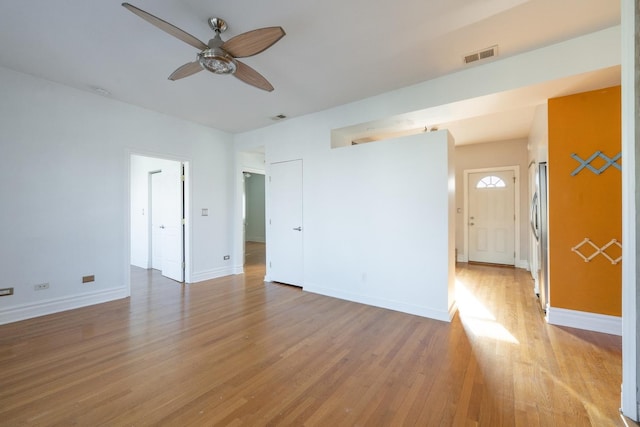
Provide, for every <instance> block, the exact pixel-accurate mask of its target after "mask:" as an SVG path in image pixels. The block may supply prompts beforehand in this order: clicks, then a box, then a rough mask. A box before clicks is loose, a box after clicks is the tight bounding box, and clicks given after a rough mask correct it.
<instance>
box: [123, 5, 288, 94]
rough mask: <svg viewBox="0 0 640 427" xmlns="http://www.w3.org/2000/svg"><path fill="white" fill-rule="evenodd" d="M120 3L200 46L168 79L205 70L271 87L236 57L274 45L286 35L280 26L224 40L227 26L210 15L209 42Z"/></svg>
mask: <svg viewBox="0 0 640 427" xmlns="http://www.w3.org/2000/svg"><path fill="white" fill-rule="evenodd" d="M122 6H124V7H125V8H126V9H127V10H129V11H131V12H132V13H134V14H135V15H137V16H139V17H140V18H142V19H144V20H145V21H147V22H149V23H150V24H153V25H155V26H156V27H158V28H160V29H161V30H163V31H165V32H166V33H168V34H171V35H172V36H174V37H176V38H178V39H180V40H182V41H183V42H185V43H187V44H189V45H191V46H193V47H195V48H196V49H199V50H200V52H199V53H198V55H197V59H196V61H194V62H188V63H186V64H184V65H182V66H180V67H178V69H176V70H175V71H174V72H173V73H171V75H170V76H169V80H178V79H182V78H184V77H188V76H190V75H192V74H195V73H197V72H199V71H202V70H207V71H210V72H212V73H214V74H233V75H234V76H235V77H236V78H238V79H239V80H242V81H243V82H245V83H247V84H249V85H252V86H255V87H257V88H258V89H262V90H265V91H267V92H271V91H272V90H273V86H272V85H271V83H269V81H268V80H267V79H265V78H264V77H263V76H262V75H261V74H260V73H258V72H257V71H256V70H254V69H253V68H251V67H249V66H248V65H246V64H244V63H242V62H240V61H238V60H237V59H236V58H246V57H249V56H253V55H257V54H258V53H260V52H262V51H264V50H266V49H267V48H269V47H271V46H272V45H274V44H275V43H276V42H277V41H278V40H280V39H281V38H282V37H284V35H285V32H284V30H283V29H282V27H266V28H259V29H257V30H253V31H248V32H246V33H242V34H239V35H237V36H235V37H232V38H231V39H229V40H227V41H226V42H225V41H223V40H222V38H220V33H222V32H224V31H225V30H226V29H227V23H226V22H225V21H224V20H223V19H221V18H209V21H208V22H209V26H210V27H211V29H212V30H213V31H214V32H215V33H216V34H215V36H214V37H213V38H212V39H211V40H209V43H208V44H205V43H203V42H201V41H200V40H198V39H197V38H196V37H194V36H192V35H191V34H189V33H187V32H185V31H183V30H181V29H180V28H178V27H176V26H174V25H172V24H170V23H168V22H167V21H164V20H162V19H160V18H158V17H156V16H154V15H152V14H150V13H148V12H145V11H144V10H142V9H139V8H137V7H135V6H133V5H131V4H129V3H122Z"/></svg>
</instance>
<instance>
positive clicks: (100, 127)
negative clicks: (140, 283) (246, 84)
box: [0, 68, 234, 323]
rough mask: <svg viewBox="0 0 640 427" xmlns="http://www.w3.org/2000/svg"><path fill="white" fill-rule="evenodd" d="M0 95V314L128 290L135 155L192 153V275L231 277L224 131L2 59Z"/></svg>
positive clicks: (1, 317) (5, 318)
mask: <svg viewBox="0 0 640 427" xmlns="http://www.w3.org/2000/svg"><path fill="white" fill-rule="evenodd" d="M0 93H2V96H0V159H2V162H3V167H2V168H0V196H1V197H2V206H3V209H1V210H0V221H2V224H4V225H3V226H2V227H0V242H1V246H0V251H1V253H0V271H2V273H3V274H2V279H0V280H1V283H0V287H14V289H15V294H14V295H13V296H10V297H2V298H0V323H6V322H10V321H14V320H18V319H23V318H28V317H33V316H36V315H42V314H46V313H50V312H55V311H59V310H64V309H68V308H73V307H77V306H82V305H87V304H92V303H97V302H102V301H106V300H110V299H115V298H122V297H125V296H127V295H128V292H129V289H128V286H129V261H130V257H129V251H128V248H129V239H128V232H129V231H128V230H129V211H128V204H129V202H128V198H129V196H128V193H129V188H128V168H129V166H128V165H129V156H130V153H131V152H133V153H139V154H147V155H159V156H160V157H170V158H176V159H184V160H188V161H190V164H191V168H192V186H191V188H190V191H191V194H192V205H193V207H194V208H195V209H198V211H199V209H200V208H202V207H206V208H208V209H209V216H208V217H193V218H188V219H187V221H188V223H187V226H188V227H191V228H192V235H193V239H192V242H191V246H192V248H191V249H192V268H191V269H192V271H191V273H192V276H193V277H195V278H199V279H202V278H208V277H213V276H216V275H224V274H229V272H230V271H231V268H230V265H229V264H230V261H223V255H225V254H227V253H230V252H231V245H232V239H231V235H230V232H229V230H231V229H232V222H233V220H234V218H233V217H232V215H231V210H230V207H231V206H232V203H233V197H234V195H233V192H232V188H233V186H232V182H233V178H232V176H233V175H232V173H233V171H232V170H231V169H232V166H231V167H230V166H229V165H232V159H233V157H232V150H231V148H230V147H231V143H232V138H231V136H230V135H228V134H226V133H223V132H219V131H216V130H213V129H209V128H206V127H203V126H200V125H196V124H193V123H189V122H186V121H183V120H179V119H175V118H171V117H168V116H165V115H162V114H158V113H155V112H151V111H148V110H144V109H141V108H138V107H133V106H130V105H127V104H124V103H120V102H116V101H113V100H110V99H108V98H104V97H101V96H98V95H94V94H90V93H87V92H82V91H78V90H75V89H70V88H68V87H65V86H62V85H58V84H55V83H52V82H49V81H45V80H41V79H37V78H34V77H31V76H28V75H25V74H21V73H17V72H14V71H11V70H8V69H4V68H0ZM9 206H10V208H9ZM85 275H95V278H96V281H95V282H94V283H92V284H84V285H83V284H82V283H81V278H82V276H85ZM44 282H48V283H49V284H50V288H49V289H48V290H43V291H34V289H33V286H34V285H35V284H38V283H44Z"/></svg>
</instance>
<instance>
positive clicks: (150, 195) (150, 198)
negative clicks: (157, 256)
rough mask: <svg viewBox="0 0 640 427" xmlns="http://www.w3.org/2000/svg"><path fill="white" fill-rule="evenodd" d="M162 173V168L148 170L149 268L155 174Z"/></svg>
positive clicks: (151, 265)
mask: <svg viewBox="0 0 640 427" xmlns="http://www.w3.org/2000/svg"><path fill="white" fill-rule="evenodd" d="M158 173H162V169H156V170H153V171H149V172H148V174H149V175H148V178H147V179H148V180H149V181H148V184H147V185H148V189H147V195H148V196H147V233H148V234H147V236H148V239H147V243H148V245H147V251H148V252H147V254H148V255H147V269H151V268H153V259H152V257H153V235H152V233H153V224H152V220H153V218H152V217H153V193H152V190H153V175H155V174H158Z"/></svg>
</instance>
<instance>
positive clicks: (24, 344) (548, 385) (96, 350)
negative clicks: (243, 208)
mask: <svg viewBox="0 0 640 427" xmlns="http://www.w3.org/2000/svg"><path fill="white" fill-rule="evenodd" d="M247 254H248V260H247V261H248V263H247V273H246V274H245V275H241V276H231V277H225V278H221V279H217V280H211V281H208V282H203V283H199V284H195V285H188V286H183V285H180V284H177V283H175V282H173V281H171V280H168V279H165V278H163V277H161V276H160V275H159V274H157V272H153V271H146V270H142V269H137V268H134V269H133V270H132V296H131V298H130V299H126V300H120V301H114V302H110V303H106V304H101V305H97V306H93V307H87V308H82V309H78V310H73V311H68V312H65V313H59V314H55V315H51V316H46V317H41V318H37V319H32V320H27V321H23V322H17V323H14V324H9V325H4V326H0V425H9V426H14V425H25V424H31V425H81V426H97V425H109V426H121V425H122V426H124V425H127V426H129V425H136V426H139V425H152V424H154V425H176V426H189V425H193V426H201V425H250V426H260V425H309V426H312V425H316V426H339V425H362V426H364V425H367V426H400V425H416V426H451V425H456V426H457V425H460V426H467V425H480V426H588V425H594V426H622V425H624V422H623V420H622V418H621V417H620V415H619V414H618V410H617V408H618V406H619V401H620V382H621V340H620V338H619V337H616V336H611V335H605V334H598V333H590V332H585V331H580V330H574V329H568V328H558V327H552V326H549V325H547V324H546V323H544V321H543V320H542V316H541V314H540V312H539V309H538V306H537V302H536V300H535V297H534V296H533V295H532V291H531V286H532V283H531V280H530V276H529V275H528V273H527V272H526V271H523V270H518V269H508V268H496V267H486V266H468V265H465V264H462V265H460V266H459V267H458V269H457V274H458V282H459V290H460V312H459V314H458V315H456V317H455V318H454V320H453V321H452V322H451V323H445V322H439V321H435V320H430V319H424V318H420V317H416V316H411V315H407V314H403V313H398V312H394V311H389V310H384V309H379V308H374V307H368V306H364V305H360V304H355V303H351V302H347V301H341V300H337V299H332V298H328V297H324V296H320V295H314V294H309V293H305V292H303V291H301V290H300V289H298V288H295V287H290V286H284V285H278V284H274V283H263V282H262V278H263V276H264V266H263V264H261V262H262V263H263V262H264V255H263V254H264V253H263V251H262V250H261V249H260V247H259V246H256V245H250V247H248V248H247ZM391 285H392V284H391Z"/></svg>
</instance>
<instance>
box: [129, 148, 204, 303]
mask: <svg viewBox="0 0 640 427" xmlns="http://www.w3.org/2000/svg"><path fill="white" fill-rule="evenodd" d="M132 156H142V157H151V158H155V159H162V160H171V161H175V162H180V163H182V164H183V165H184V192H183V200H184V202H183V207H184V218H185V222H186V224H185V225H184V240H183V241H184V244H183V252H184V283H191V266H192V260H191V253H192V248H191V159H190V158H188V157H180V156H173V155H170V154H164V153H158V152H150V151H144V150H131V149H127V150H125V158H126V165H127V167H126V170H125V174H126V177H125V179H124V185H125V191H124V194H125V203H124V205H125V215H124V219H125V223H124V229H125V242H126V245H125V254H124V262H123V270H124V282H125V287H126V289H127V295H128V296H131V158H132Z"/></svg>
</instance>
